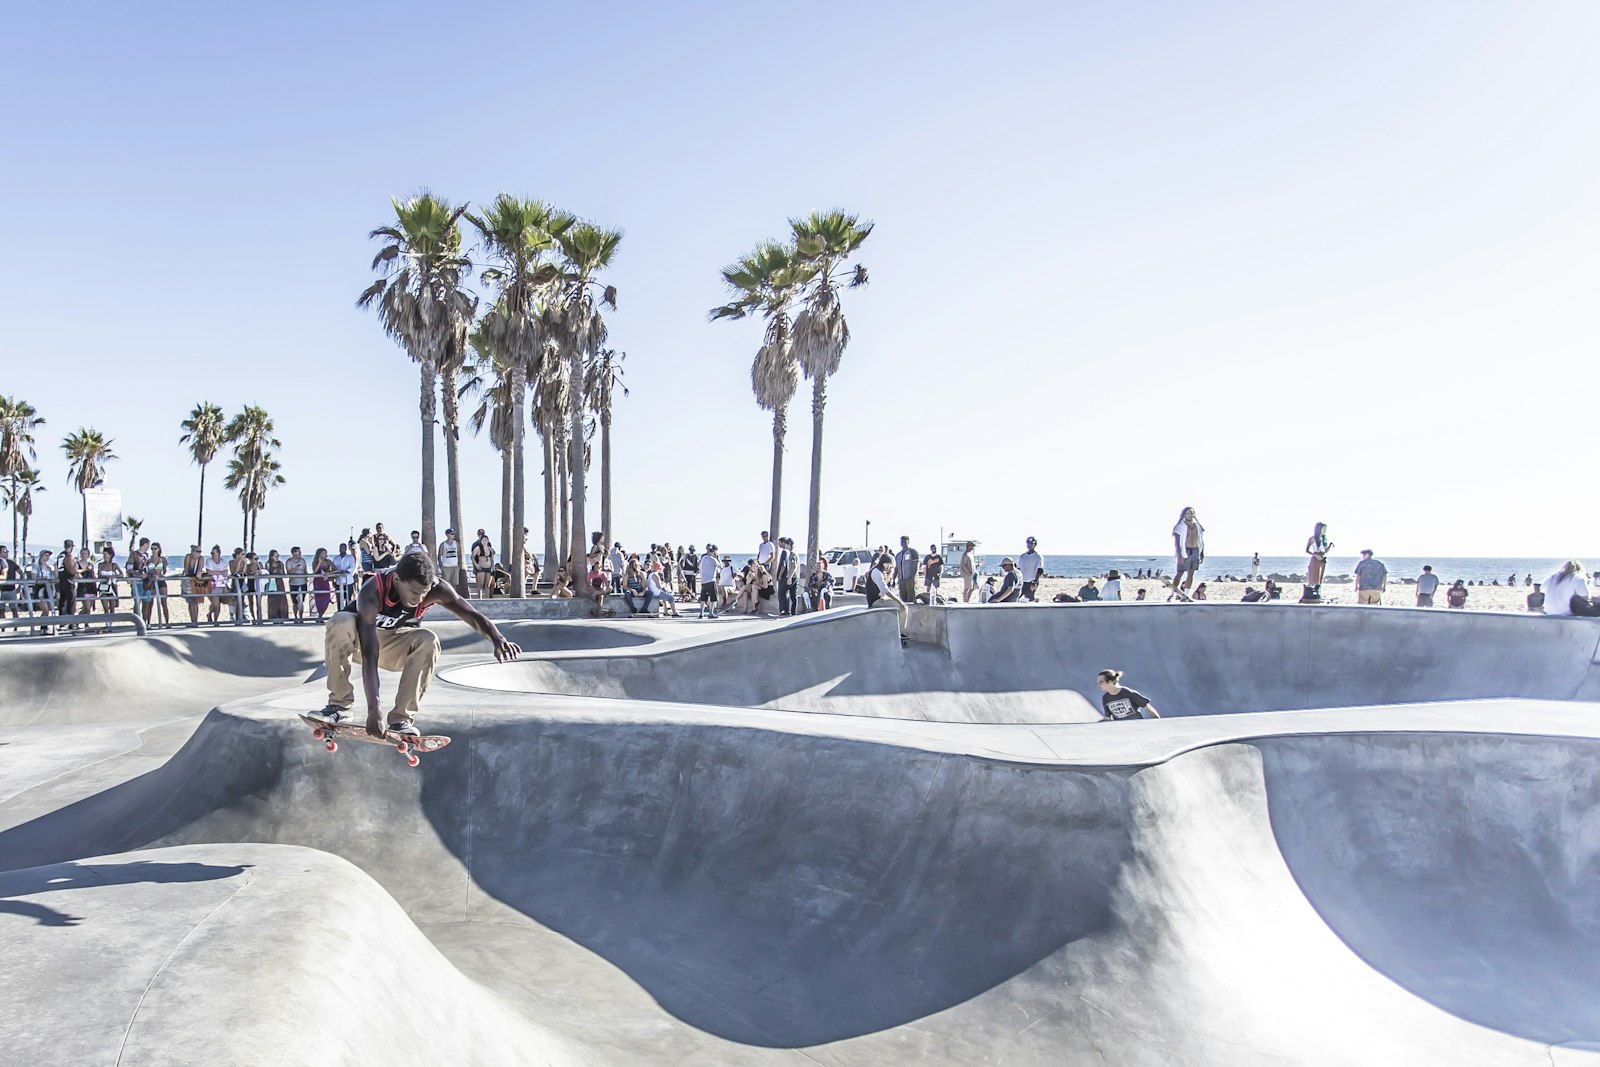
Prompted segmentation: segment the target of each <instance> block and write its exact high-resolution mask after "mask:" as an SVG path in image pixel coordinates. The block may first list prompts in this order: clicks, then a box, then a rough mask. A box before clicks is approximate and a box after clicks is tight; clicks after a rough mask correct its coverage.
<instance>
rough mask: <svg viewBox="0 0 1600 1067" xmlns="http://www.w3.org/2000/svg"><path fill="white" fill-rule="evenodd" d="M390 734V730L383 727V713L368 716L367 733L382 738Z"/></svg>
mask: <svg viewBox="0 0 1600 1067" xmlns="http://www.w3.org/2000/svg"><path fill="white" fill-rule="evenodd" d="M388 732H389V731H388V729H387V728H386V727H385V726H384V725H383V713H382V712H379V711H374V712H369V713H368V715H367V733H369V734H371V735H372V736H373V737H382V736H383V735H384V734H386V733H388Z"/></svg>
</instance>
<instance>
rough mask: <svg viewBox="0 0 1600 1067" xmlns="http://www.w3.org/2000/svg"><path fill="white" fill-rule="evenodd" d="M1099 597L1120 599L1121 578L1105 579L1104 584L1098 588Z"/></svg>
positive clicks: (1102, 598)
mask: <svg viewBox="0 0 1600 1067" xmlns="http://www.w3.org/2000/svg"><path fill="white" fill-rule="evenodd" d="M1100 599H1101V600H1121V599H1122V579H1121V578H1112V579H1110V580H1109V581H1107V582H1106V584H1105V586H1104V587H1103V588H1102V589H1101V590H1100Z"/></svg>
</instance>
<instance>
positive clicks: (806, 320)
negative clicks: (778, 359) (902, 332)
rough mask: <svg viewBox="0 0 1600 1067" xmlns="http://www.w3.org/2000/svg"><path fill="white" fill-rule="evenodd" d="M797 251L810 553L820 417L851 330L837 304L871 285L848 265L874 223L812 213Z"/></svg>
mask: <svg viewBox="0 0 1600 1067" xmlns="http://www.w3.org/2000/svg"><path fill="white" fill-rule="evenodd" d="M789 226H790V228H791V229H792V230H793V231H794V243H795V250H796V252H797V253H798V255H799V257H800V259H801V260H802V261H803V262H804V263H805V265H806V267H807V268H808V274H809V277H808V278H807V281H806V285H805V295H804V300H805V307H804V308H803V309H802V310H801V312H800V314H798V315H796V316H795V320H794V351H795V358H796V359H798V360H799V361H800V369H801V370H803V371H805V374H806V377H807V378H810V379H811V506H810V508H809V510H808V512H807V515H806V519H807V522H806V554H805V556H804V559H805V560H806V563H807V565H808V566H809V565H810V562H811V559H812V557H813V556H814V555H815V554H816V553H817V552H820V551H821V550H822V544H821V542H819V541H818V540H817V538H818V537H819V536H820V534H821V525H822V414H823V410H824V409H825V408H826V407H827V406H828V378H829V376H831V375H833V374H837V373H838V371H839V360H840V359H841V358H842V357H843V355H844V349H845V346H846V345H848V344H849V343H850V326H849V324H848V323H846V322H845V319H844V307H843V305H841V304H840V302H839V290H840V289H841V288H848V289H855V288H859V287H860V286H863V285H866V284H867V268H866V267H864V266H862V265H861V264H860V263H856V264H854V265H853V266H846V264H845V261H846V260H847V259H849V258H850V257H851V256H853V255H855V253H856V250H857V249H859V248H860V247H861V243H862V242H863V241H865V240H866V239H867V238H868V237H869V236H870V235H871V234H872V223H870V222H865V221H862V220H861V219H860V218H859V217H857V216H855V215H851V214H847V213H846V212H843V211H840V210H837V209H835V210H833V211H825V212H823V211H813V212H812V213H811V214H810V215H808V216H807V217H805V218H803V219H790V220H789Z"/></svg>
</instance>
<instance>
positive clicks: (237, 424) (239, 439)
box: [222, 404, 283, 551]
mask: <svg viewBox="0 0 1600 1067" xmlns="http://www.w3.org/2000/svg"><path fill="white" fill-rule="evenodd" d="M275 429H276V427H275V426H274V425H273V421H272V416H271V415H269V414H267V412H266V410H265V409H264V408H261V407H259V406H257V405H255V404H247V405H245V409H244V410H243V411H241V412H239V414H237V415H235V416H234V417H233V418H231V419H229V420H228V425H227V426H225V427H223V431H222V432H223V437H224V438H225V439H226V440H227V441H228V442H229V443H231V444H232V445H233V459H231V460H229V462H228V477H227V480H226V481H225V482H224V483H223V485H224V488H227V489H237V490H239V502H240V505H241V507H242V508H243V510H244V535H243V538H242V541H243V543H244V544H245V545H246V546H247V547H248V548H249V549H250V550H251V551H254V550H255V539H254V538H255V533H254V530H255V524H254V520H255V516H256V514H257V513H258V512H259V511H260V510H261V509H262V508H264V507H266V492H267V491H266V488H265V487H264V486H262V485H260V484H258V482H260V481H261V480H263V479H266V478H268V477H270V476H271V474H272V472H275V471H276V470H277V469H278V463H277V460H276V459H275V458H274V457H273V455H272V450H273V449H274V448H282V447H283V442H282V441H279V440H278V439H277V438H276V437H274V436H272V434H273V432H274V430H275ZM277 484H278V485H282V484H283V479H282V478H279V479H278V482H277ZM258 500H259V501H261V503H260V504H259V505H256V504H255V503H254V502H255V501H258Z"/></svg>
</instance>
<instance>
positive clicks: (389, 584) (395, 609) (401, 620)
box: [340, 573, 428, 630]
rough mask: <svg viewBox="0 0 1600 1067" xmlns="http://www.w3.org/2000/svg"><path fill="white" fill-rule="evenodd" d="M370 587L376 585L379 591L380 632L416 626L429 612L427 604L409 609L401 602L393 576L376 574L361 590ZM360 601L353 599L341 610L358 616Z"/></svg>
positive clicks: (378, 619) (363, 584)
mask: <svg viewBox="0 0 1600 1067" xmlns="http://www.w3.org/2000/svg"><path fill="white" fill-rule="evenodd" d="M369 585H375V586H376V587H377V591H378V617H377V619H375V620H374V621H375V622H376V623H377V626H378V629H380V630H401V629H406V628H409V627H412V626H416V625H417V624H418V622H419V621H420V620H421V618H422V613H423V612H424V611H427V610H428V607H427V605H426V604H419V605H417V606H416V607H414V608H408V607H406V606H405V605H404V604H402V603H401V602H400V598H399V597H398V596H396V595H395V593H394V575H393V574H389V573H379V574H374V575H373V576H372V577H371V578H368V579H367V580H366V581H365V582H362V583H361V588H363V589H365V588H366V587H367V586H369ZM359 600H360V597H356V598H354V599H352V600H351V601H350V603H349V604H348V605H346V606H345V607H343V608H341V609H340V610H341V611H348V612H350V613H351V614H352V615H354V614H356V607H357V602H358V601H359Z"/></svg>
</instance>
